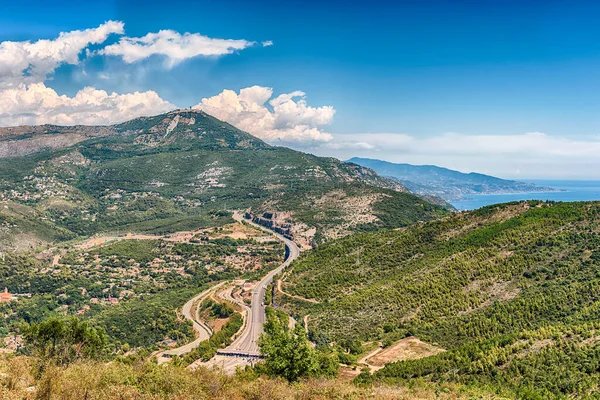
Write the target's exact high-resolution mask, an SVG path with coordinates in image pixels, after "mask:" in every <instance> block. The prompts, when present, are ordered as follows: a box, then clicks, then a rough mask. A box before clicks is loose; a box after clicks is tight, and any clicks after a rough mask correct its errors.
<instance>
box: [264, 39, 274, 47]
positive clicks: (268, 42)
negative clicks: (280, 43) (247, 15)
mask: <svg viewBox="0 0 600 400" xmlns="http://www.w3.org/2000/svg"><path fill="white" fill-rule="evenodd" d="M262 46H263V47H269V46H273V41H272V40H266V41H264V42H262Z"/></svg>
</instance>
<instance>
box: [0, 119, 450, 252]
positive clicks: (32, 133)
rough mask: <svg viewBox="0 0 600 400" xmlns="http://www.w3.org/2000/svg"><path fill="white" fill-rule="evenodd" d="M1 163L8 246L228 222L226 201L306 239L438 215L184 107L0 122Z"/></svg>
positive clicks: (366, 172) (397, 190) (410, 198)
mask: <svg viewBox="0 0 600 400" xmlns="http://www.w3.org/2000/svg"><path fill="white" fill-rule="evenodd" d="M0 170H1V171H2V175H1V176H0V246H2V247H1V249H4V250H26V249H30V248H35V247H36V246H38V245H40V244H43V243H47V242H49V241H57V240H66V239H70V238H74V237H77V236H89V235H92V234H95V233H98V232H109V231H110V232H117V233H118V232H128V231H133V232H152V233H167V232H173V231H181V230H189V229H198V228H201V227H205V226H213V225H219V224H223V223H225V222H228V221H230V218H229V217H228V214H227V212H226V210H232V209H250V210H251V211H252V212H254V213H257V214H258V213H262V212H266V211H269V212H277V213H276V215H277V217H278V218H279V219H278V221H279V223H282V224H283V223H292V224H293V227H292V231H293V234H294V236H295V237H296V238H297V239H298V240H299V241H300V242H301V243H305V244H307V245H308V244H310V243H313V242H321V241H324V240H328V239H331V238H335V237H341V236H344V235H346V234H348V233H350V232H353V231H357V230H372V229H376V228H380V227H398V226H403V225H407V224H410V223H413V222H416V221H420V220H428V219H431V218H435V217H438V216H441V215H444V214H445V213H446V211H445V210H444V209H443V208H442V207H438V206H435V205H432V204H430V203H428V202H426V201H424V200H422V199H419V198H417V197H416V196H414V195H413V194H411V193H409V191H408V190H407V189H406V188H405V187H404V186H402V185H401V184H399V183H397V182H395V181H393V180H390V179H388V178H383V177H380V176H378V175H377V174H376V173H375V172H374V171H372V170H370V169H368V168H365V167H361V166H358V165H354V164H347V163H343V162H341V161H339V160H336V159H333V158H322V157H316V156H313V155H310V154H305V153H301V152H298V151H294V150H291V149H288V148H284V147H276V146H270V145H268V144H266V143H265V142H263V141H261V140H259V139H257V138H256V137H254V136H251V135H250V134H248V133H245V132H242V131H240V130H239V129H237V128H235V127H233V126H231V125H229V124H227V123H225V122H223V121H220V120H218V119H216V118H214V117H212V116H210V115H208V114H206V113H204V112H201V111H192V110H178V111H173V112H170V113H167V114H162V115H158V116H154V117H141V118H136V119H134V120H132V121H128V122H125V123H122V124H118V125H113V126H73V127H61V126H54V125H43V126H33V127H32V126H28V127H16V128H2V129H0ZM16 209H20V211H15V210H16ZM27 215H29V216H30V217H27ZM24 219H25V220H26V221H27V222H24ZM34 221H35V222H34ZM26 227H29V228H31V229H29V228H28V229H25V228H26ZM24 231H27V232H26V234H25V232H24Z"/></svg>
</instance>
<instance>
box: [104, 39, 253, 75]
mask: <svg viewBox="0 0 600 400" xmlns="http://www.w3.org/2000/svg"><path fill="white" fill-rule="evenodd" d="M254 44H255V42H250V41H247V40H243V39H240V40H234V39H215V38H210V37H207V36H203V35H200V34H198V33H185V34H183V35H181V34H180V33H178V32H175V31H173V30H161V31H159V32H157V33H148V34H147V35H146V36H142V37H137V38H135V37H123V38H121V39H120V40H119V42H118V43H115V44H112V45H109V46H106V47H105V48H104V49H102V50H100V51H99V53H100V54H105V55H112V56H121V57H122V58H123V61H125V62H126V63H129V64H131V63H134V62H136V61H140V60H143V59H145V58H148V57H150V56H153V55H160V56H164V57H166V58H165V66H167V67H168V68H171V67H173V66H175V65H177V64H179V63H180V62H182V61H184V60H186V59H189V58H193V57H198V56H221V55H225V54H231V53H233V52H235V51H238V50H243V49H245V48H247V47H250V46H253V45H254Z"/></svg>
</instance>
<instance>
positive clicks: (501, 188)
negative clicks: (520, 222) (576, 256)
mask: <svg viewBox="0 0 600 400" xmlns="http://www.w3.org/2000/svg"><path fill="white" fill-rule="evenodd" d="M347 161H348V162H351V163H354V164H358V165H363V166H365V167H369V168H371V169H373V170H375V171H376V172H377V173H378V174H380V175H381V176H386V177H389V178H391V179H394V180H396V181H398V182H399V183H402V184H403V185H404V186H406V187H407V188H408V189H409V190H411V191H413V192H415V193H418V194H428V195H434V196H439V197H441V198H442V199H444V200H446V201H451V200H458V199H461V198H464V197H465V196H468V195H473V194H507V193H529V192H556V191H559V190H557V189H554V188H550V187H543V186H538V185H535V184H533V183H528V182H521V181H515V180H507V179H501V178H497V177H494V176H491V175H486V174H481V173H477V172H469V173H463V172H460V171H455V170H452V169H449V168H445V167H439V166H436V165H412V164H406V163H400V164H399V163H391V162H388V161H382V160H377V159H370V158H360V157H353V158H351V159H349V160H347Z"/></svg>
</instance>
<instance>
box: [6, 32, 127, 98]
mask: <svg viewBox="0 0 600 400" xmlns="http://www.w3.org/2000/svg"><path fill="white" fill-rule="evenodd" d="M123 27H124V25H123V23H122V22H119V21H108V22H106V23H104V24H102V25H100V26H99V27H97V28H92V29H86V30H76V31H71V32H62V33H60V34H59V36H58V37H57V38H56V39H52V40H46V39H44V40H38V41H35V42H31V41H22V42H11V41H5V42H1V43H0V85H2V86H4V87H7V86H13V85H18V84H21V83H31V82H42V81H44V80H45V79H46V77H47V76H48V75H49V74H51V73H53V72H54V70H55V69H56V68H58V67H59V66H60V65H62V64H73V65H75V64H79V61H80V55H81V53H82V51H83V50H85V49H86V48H88V46H90V45H92V44H100V43H103V42H104V41H106V39H107V38H108V36H109V35H111V34H123Z"/></svg>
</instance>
